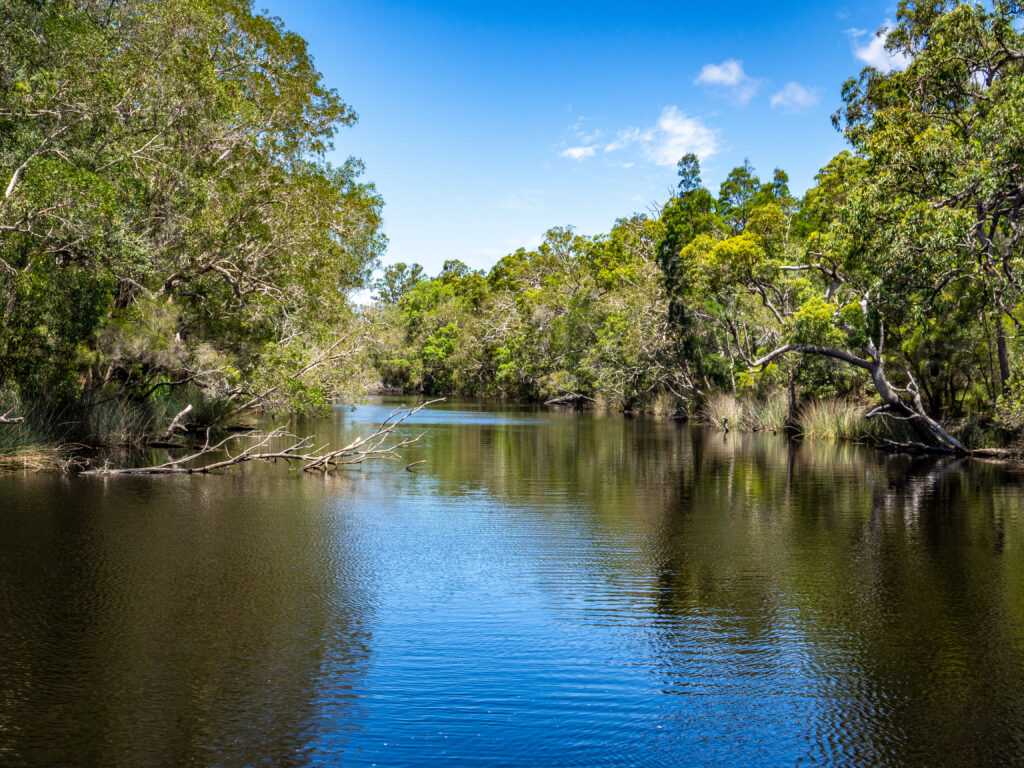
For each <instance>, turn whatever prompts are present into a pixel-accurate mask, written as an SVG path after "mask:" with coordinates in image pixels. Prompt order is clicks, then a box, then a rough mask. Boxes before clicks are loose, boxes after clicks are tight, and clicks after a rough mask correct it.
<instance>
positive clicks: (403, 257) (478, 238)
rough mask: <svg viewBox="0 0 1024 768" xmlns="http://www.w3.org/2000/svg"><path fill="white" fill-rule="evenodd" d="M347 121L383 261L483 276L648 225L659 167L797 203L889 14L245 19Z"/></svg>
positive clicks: (408, 5) (838, 10)
mask: <svg viewBox="0 0 1024 768" xmlns="http://www.w3.org/2000/svg"><path fill="white" fill-rule="evenodd" d="M257 6H258V7H261V8H266V9H267V10H269V12H270V13H271V14H272V15H276V16H280V17H281V18H282V19H283V20H284V22H285V25H286V26H287V27H288V28H289V29H292V30H294V31H296V32H298V33H299V34H301V35H302V36H303V37H304V38H306V40H307V41H309V47H310V52H311V53H312V55H313V57H314V59H315V61H316V64H317V66H318V68H319V69H320V70H321V71H322V72H323V74H324V77H325V79H326V81H327V83H328V84H330V85H331V86H332V87H334V88H336V89H337V90H338V92H339V93H340V94H341V96H342V98H343V99H345V101H346V102H348V103H349V104H350V105H352V106H353V107H354V108H355V110H356V111H357V112H358V113H359V118H360V119H359V123H358V124H357V125H356V126H355V127H354V128H350V129H346V130H344V131H342V132H341V133H340V134H339V135H338V138H337V141H336V146H337V152H336V154H337V155H338V159H340V158H343V157H345V156H347V155H355V156H356V157H359V158H362V160H363V161H364V162H365V163H366V169H367V173H366V178H367V179H369V180H371V181H373V182H375V183H376V184H377V187H378V189H379V191H380V192H381V194H382V195H383V197H384V201H385V212H384V217H385V230H386V233H387V235H388V238H389V241H390V245H389V248H388V254H387V256H386V258H385V262H387V263H391V262H396V261H405V262H413V261H416V262H419V263H421V264H423V265H424V267H425V268H426V269H427V271H428V272H429V273H431V274H434V273H436V272H437V271H438V270H439V269H440V267H441V264H442V263H443V262H444V261H445V259H451V258H457V259H461V260H462V261H464V262H466V263H467V264H469V265H470V266H472V267H474V268H488V267H490V266H491V265H492V264H493V263H494V262H495V261H497V259H499V258H500V257H501V256H503V255H505V254H506V253H509V252H511V251H513V250H515V249H516V248H517V247H519V246H522V245H525V246H528V247H532V246H535V245H537V244H538V243H539V242H540V238H541V237H542V235H543V233H544V232H545V230H547V229H548V228H550V227H553V226H565V225H571V226H574V227H576V228H577V230H578V231H579V232H581V233H584V234H598V233H600V232H607V231H608V230H609V229H610V227H611V226H612V224H613V223H614V221H615V219H616V218H618V217H621V216H628V215H630V214H632V213H634V212H648V211H649V210H650V209H651V207H652V206H656V205H658V204H659V203H662V202H664V201H665V200H666V199H667V197H668V195H669V188H670V187H671V186H673V185H674V183H675V179H676V176H675V161H676V160H677V159H678V158H679V157H680V156H681V155H682V154H684V153H685V152H688V151H693V152H697V153H698V154H699V155H701V157H702V167H703V169H704V173H703V178H704V182H705V184H707V185H708V186H709V187H710V188H712V189H713V190H717V187H718V184H719V183H720V182H721V180H722V179H723V178H724V177H725V175H726V174H727V173H728V172H729V170H730V169H731V168H733V167H734V166H736V165H739V164H741V163H742V162H743V160H744V159H745V158H749V160H750V162H751V163H752V164H753V165H754V167H755V168H756V170H757V171H758V173H759V174H760V175H761V177H762V178H769V177H770V176H771V174H772V170H773V169H774V168H775V167H781V168H783V169H784V170H786V171H787V172H788V173H789V175H790V179H791V187H792V189H793V190H794V192H796V193H798V194H799V193H802V192H803V191H804V190H805V189H806V188H807V187H808V186H809V185H810V184H811V182H812V180H813V177H814V174H815V172H816V171H817V169H818V168H819V167H821V166H822V165H824V164H825V163H826V162H827V161H828V159H829V158H830V157H831V156H832V155H834V154H835V153H836V152H838V151H840V150H841V149H843V147H844V143H843V140H842V138H841V137H840V136H839V135H838V134H837V133H836V132H835V131H834V130H833V128H832V126H831V123H830V121H829V118H830V115H831V114H832V113H833V112H834V111H835V110H836V108H837V107H838V106H839V103H840V99H839V94H840V88H841V86H842V83H843V81H844V80H845V79H846V78H848V77H852V76H854V75H856V74H857V73H858V72H859V71H860V69H861V68H862V67H863V66H865V64H866V63H867V62H871V63H873V64H875V65H877V66H883V67H885V66H892V65H893V63H892V62H889V61H887V60H886V58H885V54H884V51H882V50H881V47H880V41H879V40H877V39H876V38H875V37H874V32H875V31H876V30H877V29H878V28H880V27H882V26H883V25H884V24H885V23H886V21H887V20H889V19H892V18H893V16H894V12H895V11H894V8H893V5H892V4H891V3H884V2H862V3H846V4H828V3H810V2H790V3H786V4H777V3H753V2H733V3H728V4H720V5H715V4H708V3H683V2H658V1H656V0H652V1H649V2H645V3H624V2H615V3H611V2H595V1H593V0H592V1H591V2H576V1H575V0H572V1H570V2H557V0H549V2H506V3H490V2H484V1H481V0H477V1H476V2H462V1H461V0H457V1H456V2H444V3H441V2H392V1H390V0H373V1H372V2H370V1H369V0H344V1H343V2H327V1H326V0H289V1H288V2H285V1H284V0H275V2H270V3H267V2H265V1H264V2H263V3H257Z"/></svg>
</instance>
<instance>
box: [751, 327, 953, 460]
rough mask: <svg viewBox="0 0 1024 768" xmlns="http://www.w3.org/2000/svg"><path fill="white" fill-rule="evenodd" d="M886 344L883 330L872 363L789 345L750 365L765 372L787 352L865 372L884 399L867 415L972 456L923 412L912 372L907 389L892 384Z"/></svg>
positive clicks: (807, 346)
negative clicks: (884, 352) (894, 422)
mask: <svg viewBox="0 0 1024 768" xmlns="http://www.w3.org/2000/svg"><path fill="white" fill-rule="evenodd" d="M884 343H885V333H884V329H883V330H882V332H881V333H880V335H879V343H878V347H876V346H875V345H874V342H871V341H869V342H868V352H869V353H870V354H871V355H872V357H873V359H872V360H867V359H865V358H862V357H857V356H856V355H854V354H852V353H850V352H847V351H845V350H842V349H836V348H834V347H822V346H817V345H814V344H786V345H785V346H782V347H779V348H778V349H775V350H773V351H772V352H769V353H768V354H767V355H765V356H764V357H762V358H760V359H758V360H755V361H754V362H753V363H751V367H752V368H763V367H764V366H765V365H767V364H768V363H770V362H771V361H772V360H774V359H775V358H777V357H780V356H782V355H784V354H786V353H787V352H797V353H799V354H803V355H818V356H820V357H830V358H832V359H834V360H841V361H842V362H845V363H848V364H849V365H853V366H856V367H857V368H863V369H864V370H866V371H868V373H870V374H871V382H872V384H874V386H875V391H876V392H877V393H878V395H879V397H880V398H881V399H882V403H881V405H879V406H877V407H875V408H873V409H872V410H871V411H870V412H869V413H868V414H867V416H868V418H872V417H875V416H881V415H884V416H887V417H890V418H896V419H899V420H902V421H906V422H908V423H909V424H910V426H911V427H912V428H913V429H914V431H915V432H917V433H918V434H919V435H920V436H921V438H922V439H924V440H926V441H928V443H929V444H930V445H932V446H933V447H934V448H938V449H939V450H941V451H944V452H949V453H956V454H961V455H963V454H968V453H970V451H968V450H967V448H966V447H964V445H963V443H961V442H960V441H959V440H957V439H956V438H955V437H953V436H952V435H951V434H950V433H949V432H948V431H947V430H946V429H945V428H944V427H943V426H942V425H941V424H939V423H938V422H937V421H936V420H935V419H933V418H932V417H931V416H929V415H928V413H927V411H926V410H925V408H924V403H923V402H922V401H921V392H920V389H919V388H918V386H917V382H916V381H915V379H914V376H913V374H911V373H910V372H909V371H908V372H907V376H908V377H909V379H910V383H909V384H908V385H907V386H906V387H897V386H894V385H893V384H892V383H890V381H889V379H888V378H887V376H886V374H885V362H884V359H883V357H882V353H881V348H882V345H883V344H884ZM900 393H906V394H908V395H909V396H910V401H909V402H908V401H907V399H905V398H904V397H903V396H902V395H901V394H900Z"/></svg>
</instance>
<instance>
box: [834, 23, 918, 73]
mask: <svg viewBox="0 0 1024 768" xmlns="http://www.w3.org/2000/svg"><path fill="white" fill-rule="evenodd" d="M891 24H892V22H890V21H889V20H888V19H886V22H885V26H884V27H882V29H881V30H880V31H879V33H878V34H876V35H872V36H870V37H868V33H867V31H866V30H863V29H848V30H846V34H848V35H849V36H850V38H851V39H852V40H853V55H854V56H856V57H857V58H858V59H860V60H861V61H863V62H864V63H865V64H867V65H868V66H869V67H874V68H875V69H877V70H879V71H880V72H893V71H895V70H897V69H903V68H904V67H906V66H907V64H909V63H910V57H909V56H907V55H906V54H903V53H890V52H889V51H887V50H886V49H885V41H886V39H887V38H888V37H889V27H890V26H891ZM866 37H867V40H866V41H865V38H866Z"/></svg>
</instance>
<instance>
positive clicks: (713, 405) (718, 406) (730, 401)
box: [700, 393, 750, 429]
mask: <svg viewBox="0 0 1024 768" xmlns="http://www.w3.org/2000/svg"><path fill="white" fill-rule="evenodd" d="M700 420H701V421H703V422H704V423H705V424H711V425H712V426H714V427H718V428H719V429H725V428H726V427H727V426H728V428H729V429H749V427H750V421H749V419H748V418H747V409H746V408H744V407H743V403H742V402H741V401H740V400H738V399H737V398H736V397H735V396H733V395H729V394H725V393H719V394H716V395H712V396H711V397H709V398H708V399H707V400H705V401H704V405H703V406H701V409H700Z"/></svg>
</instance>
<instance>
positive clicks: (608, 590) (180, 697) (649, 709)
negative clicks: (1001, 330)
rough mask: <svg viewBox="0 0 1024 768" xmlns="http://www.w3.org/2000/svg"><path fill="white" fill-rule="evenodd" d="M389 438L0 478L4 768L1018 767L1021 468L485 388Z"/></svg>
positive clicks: (1022, 671)
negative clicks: (549, 407)
mask: <svg viewBox="0 0 1024 768" xmlns="http://www.w3.org/2000/svg"><path fill="white" fill-rule="evenodd" d="M389 411H390V405H389V404H386V403H383V402H377V403H376V404H371V405H366V406H360V407H358V408H356V409H355V410H351V409H349V408H338V409H337V410H336V411H335V412H334V413H333V415H332V417H331V418H329V419H324V420H320V421H315V422H314V421H310V422H305V423H300V424H296V425H294V428H295V429H296V430H301V431H303V432H316V433H317V434H318V436H320V437H321V438H323V440H324V441H326V440H330V441H331V442H332V443H334V444H335V445H338V444H343V443H341V441H343V440H344V441H346V442H347V441H348V440H350V439H351V437H352V436H353V435H356V434H360V433H365V432H367V431H368V430H369V429H370V426H371V425H372V424H374V423H375V422H376V421H378V420H380V419H381V418H382V417H383V416H386V415H387V413H388V412H389ZM405 432H406V434H414V433H419V432H422V433H423V437H422V438H421V440H420V442H419V443H417V444H416V445H414V446H412V447H409V448H407V449H406V450H405V453H404V456H403V461H402V462H400V463H381V464H376V465H373V466H364V467H363V468H358V469H350V470H343V471H342V472H340V473H339V474H338V475H335V476H331V477H328V478H322V477H311V476H303V475H301V473H298V472H296V471H294V470H292V471H289V470H288V469H287V468H286V467H284V466H264V465H258V466H257V465H245V466H243V467H240V468H236V470H235V471H231V472H228V473H225V474H222V475H219V476H209V477H204V476H192V477H162V478H152V477H148V478H147V477H142V478H132V477H119V478H108V479H98V478H64V477H59V476H42V475H24V476H22V475H8V476H0V765H4V766H90V767H91V766H104V767H106V766H133V767H134V766H140V767H146V766H225V767H227V766H306V765H339V764H342V765H346V766H371V765H379V766H418V765H424V766H432V765H453V766H459V765H464V766H470V765H488V766H524V765H545V766H602V765H609V766H611V765H621V766H628V765H636V766H657V765H664V766H759V765H764V766H796V765H835V766H880V767H882V766H997V765H1021V764H1024V494H1022V487H1024V486H1022V480H1024V476H1022V475H1021V474H1020V473H1019V472H1017V471H1014V470H1010V469H1005V468H1002V467H999V466H996V465H991V464H983V463H962V462H956V461H953V462H951V461H949V460H945V459H941V460H936V459H911V458H907V457H891V456H885V455H882V454H878V453H874V452H871V451H869V450H865V449H861V448H858V447H856V446H851V445H845V444H832V443H827V442H806V443H803V444H800V443H796V442H789V441H786V440H785V439H783V438H782V437H777V436H774V435H743V434H736V433H733V434H729V435H723V434H722V433H716V432H709V431H704V430H701V429H697V428H692V427H688V426H685V425H680V424H676V423H673V422H668V421H657V420H653V419H641V418H636V419H627V418H624V417H620V416H607V417H602V416H596V415H586V414H584V415H579V414H572V413H553V412H549V411H544V410H536V409H528V408H519V407H515V406H509V405H504V404H500V403H499V404H495V403H491V404H482V403H478V402H456V403H443V404H439V405H436V406H433V407H431V408H430V409H428V410H426V411H423V412H421V413H420V414H418V415H417V416H416V417H415V418H414V419H413V421H412V423H411V424H410V426H409V427H408V428H407V429H406V430H405ZM421 459H422V460H425V461H424V463H423V464H421V465H418V466H417V467H415V468H414V471H405V469H404V465H405V463H407V462H411V461H418V460H421Z"/></svg>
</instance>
